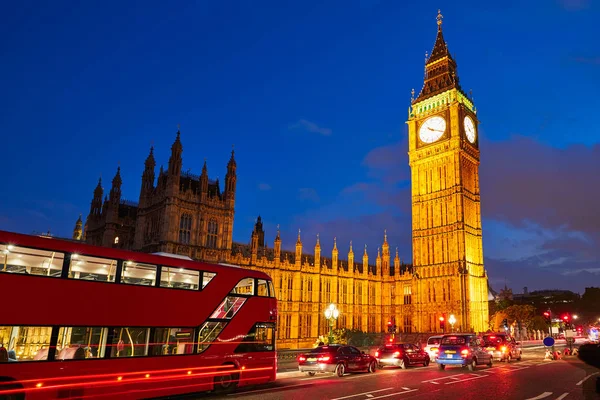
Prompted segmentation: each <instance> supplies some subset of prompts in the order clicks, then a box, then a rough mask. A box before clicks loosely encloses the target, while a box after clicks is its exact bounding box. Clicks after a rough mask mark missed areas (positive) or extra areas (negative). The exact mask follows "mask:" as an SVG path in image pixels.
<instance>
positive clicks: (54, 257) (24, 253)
mask: <svg viewBox="0 0 600 400" xmlns="http://www.w3.org/2000/svg"><path fill="white" fill-rule="evenodd" d="M64 258H65V255H64V253H59V252H56V251H49V250H38V249H31V248H28V247H21V246H16V245H11V244H0V271H2V272H12V273H17V274H31V275H42V276H54V277H60V274H61V271H62V267H63V260H64Z"/></svg>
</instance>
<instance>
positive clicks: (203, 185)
mask: <svg viewBox="0 0 600 400" xmlns="http://www.w3.org/2000/svg"><path fill="white" fill-rule="evenodd" d="M200 193H202V198H206V196H208V168H207V167H206V158H205V159H204V165H203V166H202V174H201V175H200Z"/></svg>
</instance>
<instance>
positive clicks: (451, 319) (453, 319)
mask: <svg viewBox="0 0 600 400" xmlns="http://www.w3.org/2000/svg"><path fill="white" fill-rule="evenodd" d="M448 322H450V325H451V326H452V332H454V324H455V323H456V317H454V314H450V318H448Z"/></svg>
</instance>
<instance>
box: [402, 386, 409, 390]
mask: <svg viewBox="0 0 600 400" xmlns="http://www.w3.org/2000/svg"><path fill="white" fill-rule="evenodd" d="M402 389H403V390H410V388H407V387H404V386H402Z"/></svg>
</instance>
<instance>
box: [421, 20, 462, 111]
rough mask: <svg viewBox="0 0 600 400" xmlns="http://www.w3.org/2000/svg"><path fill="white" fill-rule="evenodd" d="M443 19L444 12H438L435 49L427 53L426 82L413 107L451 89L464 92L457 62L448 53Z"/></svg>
mask: <svg viewBox="0 0 600 400" xmlns="http://www.w3.org/2000/svg"><path fill="white" fill-rule="evenodd" d="M443 18H444V16H443V15H442V11H441V10H438V14H437V17H436V20H437V27H438V29H437V35H436V38H435V42H434V44H433V49H432V50H431V53H430V54H429V55H428V53H425V82H424V84H423V88H422V89H421V93H419V95H418V96H417V98H416V99H415V100H414V101H413V102H412V104H413V105H414V104H416V103H419V102H421V101H423V100H425V99H428V98H430V97H433V96H435V95H438V94H440V93H443V92H445V91H447V90H449V89H458V90H459V91H460V92H462V89H461V88H460V85H459V83H458V76H457V74H456V61H454V59H453V58H452V55H451V54H450V51H448V45H447V44H446V41H445V40H444V34H443V33H442V20H443ZM463 94H464V93H463ZM465 96H466V95H465Z"/></svg>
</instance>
